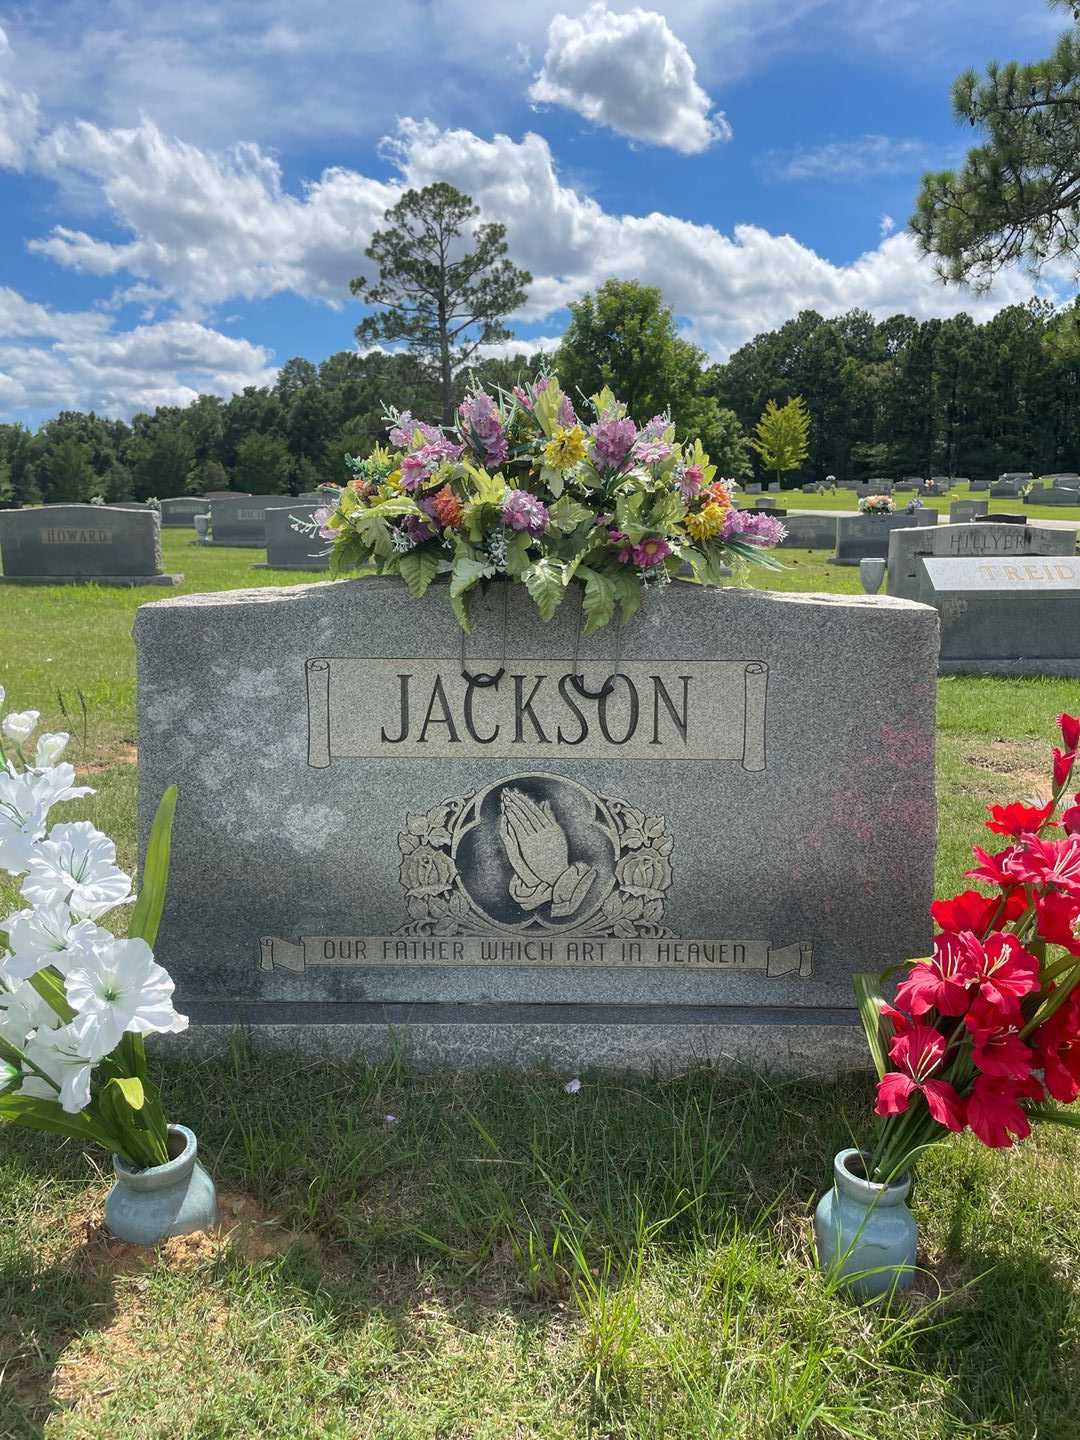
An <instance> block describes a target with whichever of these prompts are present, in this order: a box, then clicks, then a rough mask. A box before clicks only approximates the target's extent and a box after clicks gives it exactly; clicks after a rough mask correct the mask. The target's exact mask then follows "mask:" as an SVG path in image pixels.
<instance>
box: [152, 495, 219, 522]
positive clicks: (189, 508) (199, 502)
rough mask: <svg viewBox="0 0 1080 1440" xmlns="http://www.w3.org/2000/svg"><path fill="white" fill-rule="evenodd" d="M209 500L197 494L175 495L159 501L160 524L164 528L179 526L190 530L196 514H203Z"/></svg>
mask: <svg viewBox="0 0 1080 1440" xmlns="http://www.w3.org/2000/svg"><path fill="white" fill-rule="evenodd" d="M208 504H209V501H207V500H204V499H202V498H201V497H199V496H197V495H177V496H175V497H173V498H171V499H168V500H162V502H161V524H162V526H163V527H164V528H165V529H169V528H170V527H172V528H179V527H181V526H183V527H184V528H185V529H188V530H191V529H193V528H194V525H195V516H196V515H205V514H206V510H207V506H208Z"/></svg>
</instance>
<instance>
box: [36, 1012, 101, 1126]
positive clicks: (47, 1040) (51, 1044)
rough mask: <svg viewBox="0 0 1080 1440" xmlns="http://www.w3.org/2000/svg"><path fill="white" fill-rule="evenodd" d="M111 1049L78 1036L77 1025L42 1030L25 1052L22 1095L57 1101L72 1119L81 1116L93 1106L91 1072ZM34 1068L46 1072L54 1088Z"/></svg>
mask: <svg viewBox="0 0 1080 1440" xmlns="http://www.w3.org/2000/svg"><path fill="white" fill-rule="evenodd" d="M108 1049H109V1047H106V1048H105V1049H101V1048H100V1047H99V1046H98V1044H97V1043H96V1037H95V1036H93V1035H85V1036H83V1035H78V1034H76V1032H75V1027H74V1024H71V1025H62V1026H61V1027H60V1029H59V1030H39V1031H38V1033H37V1034H36V1035H35V1036H34V1038H33V1040H31V1041H30V1044H29V1045H27V1047H26V1049H25V1051H24V1052H23V1054H24V1057H25V1061H26V1062H27V1063H25V1064H24V1066H23V1078H22V1084H21V1085H20V1086H19V1094H20V1095H29V1096H31V1097H32V1098H33V1099H35V1100H57V1101H59V1102H60V1104H61V1106H62V1107H63V1108H64V1110H65V1111H66V1112H67V1113H68V1114H69V1115H77V1114H78V1113H79V1111H80V1110H85V1109H86V1107H87V1105H89V1104H90V1072H91V1070H92V1069H93V1067H94V1065H95V1064H96V1063H97V1062H98V1061H99V1060H100V1059H101V1058H102V1057H103V1056H104V1055H106V1054H108ZM32 1065H36V1066H37V1067H38V1069H39V1070H44V1072H45V1074H46V1075H48V1077H49V1079H50V1080H52V1081H53V1082H54V1083H53V1084H52V1085H50V1084H49V1082H48V1081H47V1080H45V1079H43V1078H42V1076H40V1075H38V1074H37V1073H36V1072H35V1071H34V1070H32V1069H31V1068H30V1067H31V1066H32Z"/></svg>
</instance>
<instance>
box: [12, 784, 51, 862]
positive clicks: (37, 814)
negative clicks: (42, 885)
mask: <svg viewBox="0 0 1080 1440" xmlns="http://www.w3.org/2000/svg"><path fill="white" fill-rule="evenodd" d="M32 780H33V777H32V776H30V775H12V774H11V773H10V772H8V771H6V770H0V870H6V871H7V872H8V874H9V875H21V874H23V872H24V871H25V870H26V869H27V868H28V866H29V864H30V857H31V856H32V855H33V853H34V846H35V844H36V843H37V841H39V840H40V839H41V837H42V836H43V835H44V834H45V824H46V821H47V819H48V815H49V807H48V805H47V804H45V802H44V801H43V800H42V799H41V798H40V797H39V796H38V795H37V794H36V793H35V790H34V786H33V783H32Z"/></svg>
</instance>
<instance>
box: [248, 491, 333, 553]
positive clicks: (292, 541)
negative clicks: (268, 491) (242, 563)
mask: <svg viewBox="0 0 1080 1440" xmlns="http://www.w3.org/2000/svg"><path fill="white" fill-rule="evenodd" d="M325 503H326V502H325V501H319V503H318V504H308V505H302V504H300V502H299V498H298V499H297V501H296V502H294V503H293V504H291V505H267V507H266V511H265V514H266V562H265V564H263V563H261V562H260V563H259V564H257V565H256V566H255V569H256V570H263V569H267V570H328V569H329V568H330V546H329V544H328V543H327V541H325V540H324V539H322V537H321V536H320V535H319V527H318V525H317V524H316V523H315V520H314V515H315V512H316V511H317V510H319V509H320V508H322V507H323V506H325Z"/></svg>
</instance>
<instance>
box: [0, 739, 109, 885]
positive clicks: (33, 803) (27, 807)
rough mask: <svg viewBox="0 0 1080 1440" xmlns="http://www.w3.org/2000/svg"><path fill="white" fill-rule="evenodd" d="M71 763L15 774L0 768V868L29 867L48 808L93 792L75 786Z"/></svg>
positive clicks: (14, 870)
mask: <svg viewBox="0 0 1080 1440" xmlns="http://www.w3.org/2000/svg"><path fill="white" fill-rule="evenodd" d="M74 779H75V769H74V766H72V765H54V766H50V767H49V768H48V769H45V770H27V771H25V772H24V773H23V774H19V773H18V772H17V771H15V770H14V769H12V768H8V769H6V770H0V870H6V871H7V872H8V873H9V874H10V875H21V874H22V873H23V872H24V871H25V870H26V869H27V867H28V866H29V863H30V857H31V855H32V853H33V850H34V846H35V843H36V842H37V841H38V840H40V839H41V838H42V837H43V835H44V834H45V826H46V822H47V820H48V816H49V810H50V809H51V808H52V806H53V805H56V804H59V802H60V801H62V800H81V799H82V797H83V796H84V795H92V794H93V793H94V792H93V790H92V789H91V788H90V786H89V785H75V784H74V783H73V781H74Z"/></svg>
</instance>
